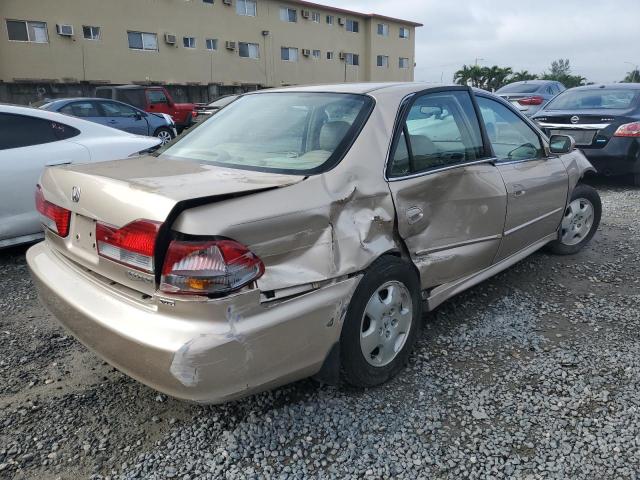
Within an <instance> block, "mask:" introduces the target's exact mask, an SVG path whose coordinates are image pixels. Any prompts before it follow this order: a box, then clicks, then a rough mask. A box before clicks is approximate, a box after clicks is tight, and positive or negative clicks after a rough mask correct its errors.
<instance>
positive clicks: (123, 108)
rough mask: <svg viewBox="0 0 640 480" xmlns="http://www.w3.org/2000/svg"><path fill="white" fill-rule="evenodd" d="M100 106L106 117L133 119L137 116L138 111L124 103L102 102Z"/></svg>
mask: <svg viewBox="0 0 640 480" xmlns="http://www.w3.org/2000/svg"><path fill="white" fill-rule="evenodd" d="M100 106H101V107H102V111H103V112H104V116H105V117H125V118H133V117H135V116H136V115H137V112H136V110H134V109H133V108H131V107H129V106H128V105H124V104H122V103H116V102H100Z"/></svg>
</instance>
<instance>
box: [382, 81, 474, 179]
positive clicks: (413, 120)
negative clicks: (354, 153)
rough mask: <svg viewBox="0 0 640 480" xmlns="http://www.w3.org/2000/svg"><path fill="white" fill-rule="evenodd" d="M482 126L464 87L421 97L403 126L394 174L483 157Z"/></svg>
mask: <svg viewBox="0 0 640 480" xmlns="http://www.w3.org/2000/svg"><path fill="white" fill-rule="evenodd" d="M483 155H484V146H483V143H482V136H481V134H480V126H479V124H478V119H477V117H476V114H475V111H474V108H473V103H472V102H471V97H470V96H469V93H468V92H467V91H464V90H460V91H445V92H436V93H428V94H426V95H422V96H420V97H418V98H417V99H416V100H415V102H414V103H413V105H412V106H411V109H410V110H409V113H408V115H407V119H406V121H405V123H404V125H403V128H402V131H401V133H400V137H399V139H398V143H397V146H396V149H395V152H394V155H393V157H392V158H393V159H392V163H391V172H390V173H391V175H392V176H404V175H409V174H412V173H418V172H424V171H428V170H432V169H438V168H443V167H449V166H455V165H458V164H462V163H466V162H471V161H474V160H478V159H480V158H482V157H483Z"/></svg>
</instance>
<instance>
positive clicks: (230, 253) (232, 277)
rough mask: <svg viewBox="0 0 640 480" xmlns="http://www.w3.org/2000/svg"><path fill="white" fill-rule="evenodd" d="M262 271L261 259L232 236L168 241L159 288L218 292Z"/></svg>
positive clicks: (198, 292) (195, 292)
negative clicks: (226, 238)
mask: <svg viewBox="0 0 640 480" xmlns="http://www.w3.org/2000/svg"><path fill="white" fill-rule="evenodd" d="M263 273H264V263H262V260H260V259H259V258H258V257H257V256H256V255H255V254H254V253H253V252H251V251H250V250H249V249H247V247H245V246H244V245H242V244H240V243H238V242H235V241H233V240H212V241H204V242H186V241H177V240H174V241H172V242H171V244H170V245H169V249H168V250H167V255H166V257H165V260H164V267H163V268H162V278H161V281H160V290H161V291H163V292H166V293H180V294H200V295H207V294H221V293H229V292H232V291H234V290H238V289H240V288H242V287H244V286H245V285H247V284H249V283H251V282H252V281H254V280H257V279H258V278H260V277H261V276H262V274H263Z"/></svg>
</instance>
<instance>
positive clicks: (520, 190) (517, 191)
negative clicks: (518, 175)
mask: <svg viewBox="0 0 640 480" xmlns="http://www.w3.org/2000/svg"><path fill="white" fill-rule="evenodd" d="M526 193H527V191H526V190H525V189H524V186H523V185H520V184H518V183H516V184H514V185H513V196H514V197H521V196H523V195H524V194H526Z"/></svg>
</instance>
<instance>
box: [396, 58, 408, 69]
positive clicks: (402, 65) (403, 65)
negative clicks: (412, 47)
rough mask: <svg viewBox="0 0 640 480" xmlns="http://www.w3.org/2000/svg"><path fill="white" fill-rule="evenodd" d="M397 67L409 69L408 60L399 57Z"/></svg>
mask: <svg viewBox="0 0 640 480" xmlns="http://www.w3.org/2000/svg"><path fill="white" fill-rule="evenodd" d="M398 66H399V67H400V68H409V59H408V58H404V57H400V60H399V62H398Z"/></svg>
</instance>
